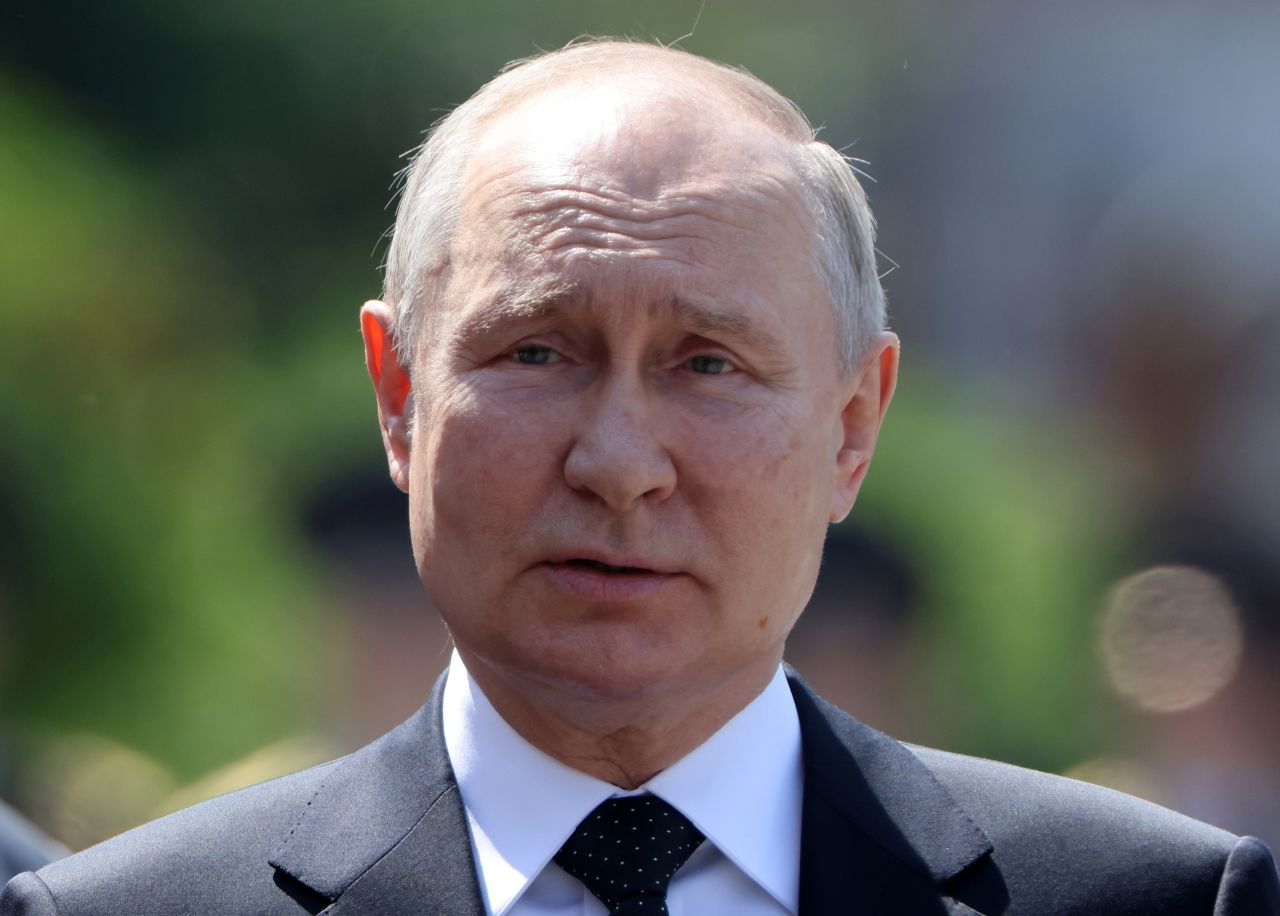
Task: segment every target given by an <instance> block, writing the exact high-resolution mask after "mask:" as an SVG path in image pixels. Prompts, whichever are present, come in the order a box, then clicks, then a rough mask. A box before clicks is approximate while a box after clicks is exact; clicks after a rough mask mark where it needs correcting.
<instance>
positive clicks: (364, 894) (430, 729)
mask: <svg viewBox="0 0 1280 916" xmlns="http://www.w3.org/2000/svg"><path fill="white" fill-rule="evenodd" d="M443 685H444V678H443V677H441V679H440V680H439V681H438V682H437V683H436V687H435V690H433V691H432V694H431V698H430V699H429V700H428V701H427V703H426V705H424V706H423V707H422V708H421V709H420V710H418V712H417V713H416V714H415V715H414V716H413V717H412V718H411V719H409V721H407V722H405V723H404V724H403V725H401V726H400V727H399V728H397V729H395V730H394V731H392V732H389V733H388V734H386V735H384V736H383V737H382V738H379V739H378V740H377V741H375V742H374V743H373V744H370V745H368V746H367V747H365V748H362V749H361V750H359V751H357V752H355V753H354V754H352V755H350V756H349V757H344V758H342V759H341V760H338V761H336V762H335V763H333V764H332V765H331V767H330V772H329V773H328V774H327V775H326V777H325V779H324V782H323V784H322V785H321V787H320V788H319V790H317V792H316V794H315V797H314V798H312V799H311V801H310V802H308V803H307V805H306V807H305V809H304V810H303V811H302V812H300V816H299V818H298V821H297V823H296V824H295V825H294V828H293V830H292V831H291V832H290V835H289V839H288V840H287V841H286V842H285V843H284V845H283V846H281V847H280V849H278V850H277V851H276V853H275V854H274V855H273V856H272V857H271V858H270V859H269V862H270V864H271V865H272V866H273V867H275V868H276V869H277V870H278V875H277V884H282V886H284V885H283V883H282V882H286V881H288V882H296V883H297V884H299V885H301V886H302V890H301V891H299V892H297V893H293V894H292V895H293V896H295V899H299V900H301V899H302V898H303V897H305V898H307V899H310V900H314V901H316V903H315V905H314V907H313V908H314V909H315V910H319V908H320V907H322V906H323V905H324V904H325V903H326V902H331V905H329V906H328V908H327V909H323V912H325V913H330V914H335V916H336V914H343V913H360V914H373V916H377V914H449V916H454V914H458V916H473V914H474V916H483V914H484V906H483V905H482V903H481V901H480V890H479V885H478V884H477V881H476V876H475V866H474V862H473V859H472V856H471V842H470V837H469V833H468V830H467V823H466V815H465V812H464V809H463V805H462V799H461V798H460V797H459V794H458V787H457V784H456V783H455V781H454V778H453V769H452V767H450V765H449V758H448V754H447V752H446V751H445V744H444V735H443V731H442V727H441V713H440V710H441V704H442V702H443V694H444V690H443ZM281 874H282V875H284V876H287V877H285V878H282V877H280V875H281Z"/></svg>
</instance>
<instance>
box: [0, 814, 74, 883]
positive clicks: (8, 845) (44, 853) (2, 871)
mask: <svg viewBox="0 0 1280 916" xmlns="http://www.w3.org/2000/svg"><path fill="white" fill-rule="evenodd" d="M66 854H67V851H66V849H64V848H63V847H62V846H60V845H59V844H57V843H55V842H54V841H53V840H51V839H49V838H48V837H47V836H45V835H44V834H43V833H41V832H40V831H39V830H38V829H36V828H35V827H33V826H32V825H31V824H29V823H28V822H27V821H26V820H25V819H24V818H23V817H22V816H21V815H20V814H18V812H16V811H14V810H13V809H12V808H10V807H9V806H8V805H6V804H5V803H4V802H3V801H0V881H8V880H9V879H10V878H12V877H13V876H14V875H16V874H18V873H20V872H24V871H34V870H35V869H37V868H40V867H41V866H43V865H47V864H48V863H49V862H52V861H53V860H54V859H60V858H62V857H63V856H64V855H66Z"/></svg>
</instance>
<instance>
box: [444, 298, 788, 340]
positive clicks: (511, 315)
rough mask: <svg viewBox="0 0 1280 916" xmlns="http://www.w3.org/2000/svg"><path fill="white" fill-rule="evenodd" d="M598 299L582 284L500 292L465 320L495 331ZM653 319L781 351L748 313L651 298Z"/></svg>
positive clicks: (553, 315) (471, 327) (476, 330)
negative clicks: (662, 319) (511, 323)
mask: <svg viewBox="0 0 1280 916" xmlns="http://www.w3.org/2000/svg"><path fill="white" fill-rule="evenodd" d="M593 301H594V297H593V296H592V295H591V293H590V291H589V290H587V289H585V288H584V287H582V286H578V285H574V284H566V285H563V286H554V287H544V288H538V287H534V288H529V287H524V288H519V289H507V290H503V291H500V292H499V293H498V294H497V295H496V296H494V297H493V298H492V299H491V300H490V301H489V302H487V303H486V304H484V305H483V306H481V307H480V308H479V309H477V310H476V311H475V312H474V313H473V314H472V315H471V316H470V317H469V318H468V319H467V321H466V328H467V330H468V331H470V332H472V333H480V334H483V333H484V332H486V331H488V330H490V329H492V328H493V327H495V326H496V325H499V324H502V323H505V322H522V321H540V320H547V319H551V318H556V317H561V316H569V315H572V314H574V313H580V312H583V311H586V310H588V309H589V308H591V306H592V304H593ZM647 312H648V314H649V317H651V318H663V317H667V318H670V319H672V320H673V321H674V322H675V323H676V324H678V325H681V326H682V327H685V328H688V329H689V330H691V331H693V332H694V333H696V334H705V335H708V336H712V337H726V338H730V339H733V340H737V341H740V342H742V343H743V344H745V345H747V346H749V347H751V348H752V349H757V350H760V351H762V352H765V353H768V354H777V353H779V352H781V350H782V346H781V343H780V342H779V340H778V339H777V337H775V336H774V335H773V334H772V333H770V332H769V331H768V330H766V329H765V328H762V327H760V326H759V324H758V323H757V322H753V321H752V320H751V319H750V318H748V317H747V316H745V315H742V314H739V313H737V312H734V311H730V310H728V309H724V308H720V307H717V306H715V305H711V304H709V303H707V302H703V301H699V300H696V299H689V298H687V297H684V296H679V295H673V296H669V297H667V298H665V299H657V300H652V301H650V303H649V304H648V306H647Z"/></svg>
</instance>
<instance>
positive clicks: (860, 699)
mask: <svg viewBox="0 0 1280 916" xmlns="http://www.w3.org/2000/svg"><path fill="white" fill-rule="evenodd" d="M918 590H919V584H918V580H917V574H916V571H915V569H914V568H913V567H912V566H911V565H910V562H909V560H908V558H907V556H906V555H904V554H903V553H902V552H901V551H900V550H898V548H897V547H896V545H894V544H892V543H890V542H888V541H886V540H884V539H883V538H879V537H873V536H872V535H871V534H870V533H869V532H867V531H865V530H863V529H862V528H859V527H858V526H857V525H855V524H852V523H846V524H844V525H842V526H841V527H840V528H838V529H836V530H835V531H834V532H833V533H832V535H831V536H830V537H829V538H828V539H827V543H826V546H825V547H824V549H823V552H822V566H821V568H820V569H819V571H818V581H817V584H816V585H815V586H814V590H813V596H812V597H811V598H810V599H809V605H808V607H806V608H805V612H804V613H803V614H802V615H801V616H800V621H799V623H797V624H796V627H795V629H794V630H792V631H791V636H790V637H789V638H788V639H787V650H786V657H787V661H788V662H790V663H791V664H793V665H795V667H796V668H797V670H799V671H802V672H804V675H805V678H806V680H808V681H809V682H810V683H811V684H812V685H813V687H814V689H815V690H817V691H818V692H819V693H821V694H822V695H823V696H825V697H827V698H828V699H829V700H830V701H831V702H832V703H834V704H835V705H837V706H839V707H840V708H841V709H847V710H850V711H851V712H853V713H854V714H855V715H857V717H858V718H859V719H861V720H862V721H864V722H866V723H868V724H869V725H874V726H875V727H876V728H879V729H883V730H885V731H888V732H890V733H891V734H895V735H901V736H911V737H913V738H916V737H918V736H919V733H920V731H921V730H922V728H921V727H922V725H923V723H921V722H920V721H919V717H920V715H921V712H920V703H919V700H918V696H917V693H916V692H917V690H918V688H919V680H920V679H919V677H918V676H916V672H918V671H919V670H920V669H919V668H918V664H919V663H920V659H919V658H918V657H917V654H916V646H915V644H914V639H913V638H914V636H915V630H914V624H915V622H916V619H915V614H916V611H917V605H916V600H917V593H918Z"/></svg>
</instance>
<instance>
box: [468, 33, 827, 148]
mask: <svg viewBox="0 0 1280 916" xmlns="http://www.w3.org/2000/svg"><path fill="white" fill-rule="evenodd" d="M637 64H641V65H642V66H639V67H638V66H637ZM644 64H649V66H643V65H644ZM681 74H687V75H688V76H690V77H693V78H694V79H693V80H691V81H690V82H689V83H684V84H681V85H678V86H673V85H671V84H670V83H667V84H665V85H663V87H662V88H663V90H664V92H665V93H666V94H669V95H671V96H673V97H676V98H684V99H685V100H686V101H687V102H689V103H691V104H694V105H700V106H702V107H708V106H712V107H714V104H715V102H716V101H720V102H725V103H728V104H730V105H732V106H733V107H734V108H735V109H737V111H738V113H740V114H744V115H746V116H748V117H750V118H751V119H753V120H755V121H758V122H760V123H761V124H763V125H764V126H765V127H767V128H769V129H770V130H771V131H772V132H774V133H775V134H777V135H778V136H780V137H782V138H783V139H786V140H790V141H792V142H794V143H807V142H809V141H811V140H812V139H813V128H812V127H811V126H810V124H809V121H808V118H806V117H805V115H804V112H802V111H801V110H800V109H799V108H798V107H797V106H796V105H795V103H793V102H792V101H791V100H790V99H788V98H787V97H786V96H784V95H782V94H781V93H780V92H778V91H777V90H776V89H774V88H773V87H772V86H770V85H769V84H768V83H765V82H764V81H763V80H760V79H758V78H757V77H755V76H753V75H751V74H750V73H748V72H747V71H746V70H744V69H741V68H738V67H733V66H730V65H728V64H723V63H720V62H718V61H713V60H710V59H708V58H705V57H700V56H698V55H696V54H692V53H690V52H688V51H684V50H681V49H679V48H670V47H666V46H663V45H656V44H649V43H646V42H640V41H625V40H622V39H616V38H610V39H587V40H582V41H578V42H575V43H573V44H570V45H568V46H566V47H564V48H561V49H560V50H558V51H552V52H550V53H547V54H543V55H540V56H537V57H531V58H523V59H520V60H515V61H512V62H511V63H509V64H507V65H506V66H505V67H503V68H502V70H501V71H500V72H499V74H498V75H497V76H496V77H494V78H493V79H492V80H490V81H489V83H488V84H486V85H485V87H484V88H483V89H482V90H481V92H480V93H477V95H476V96H473V97H472V99H470V100H468V101H469V102H472V101H477V102H478V101H481V99H482V98H483V97H486V96H487V98H483V101H484V103H485V104H484V110H483V111H482V112H481V113H480V116H479V118H478V119H477V122H476V125H475V126H476V127H477V128H479V129H481V130H482V129H483V128H484V127H485V126H486V125H487V124H488V122H490V121H491V120H492V119H494V118H497V117H500V116H502V115H503V114H506V113H507V112H509V111H511V110H512V109H514V108H516V107H518V106H519V105H520V104H521V103H522V102H525V101H527V100H529V99H531V98H533V97H535V96H537V95H538V94H540V93H542V92H545V91H565V90H567V89H570V88H572V86H573V85H574V83H579V84H581V83H587V84H591V83H605V82H612V81H614V80H616V79H617V78H618V77H626V78H631V79H635V78H652V77H667V78H670V77H672V76H675V75H681ZM566 77H570V78H571V81H566ZM700 88H710V89H712V90H714V91H715V96H716V98H715V99H714V100H713V99H711V98H708V97H707V96H705V95H703V94H701V93H699V92H698V91H697V90H698V89H700Z"/></svg>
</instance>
